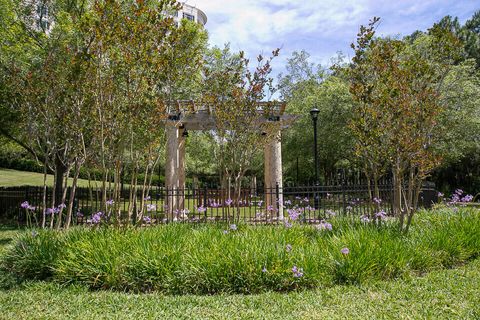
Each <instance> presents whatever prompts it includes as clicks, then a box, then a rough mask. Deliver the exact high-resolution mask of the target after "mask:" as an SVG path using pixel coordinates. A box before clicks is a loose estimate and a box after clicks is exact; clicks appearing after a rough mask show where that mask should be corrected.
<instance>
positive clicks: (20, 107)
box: [0, 0, 206, 228]
mask: <svg viewBox="0 0 480 320" xmlns="http://www.w3.org/2000/svg"><path fill="white" fill-rule="evenodd" d="M3 3H4V4H5V8H6V9H8V10H5V11H6V12H3V11H2V15H1V17H0V18H1V21H0V22H1V23H2V25H4V26H5V28H3V29H2V31H1V33H2V38H1V46H2V51H1V54H0V62H1V66H0V67H1V69H0V70H1V77H0V81H1V82H2V83H1V84H2V86H1V88H2V90H1V91H0V98H1V103H0V105H1V108H2V134H3V135H4V136H6V137H8V138H9V139H11V140H14V141H16V142H17V143H18V144H20V145H22V146H23V147H24V148H25V149H27V150H28V151H29V152H31V153H32V154H33V155H35V156H36V157H37V158H38V159H39V160H40V161H41V162H42V163H43V164H44V168H45V174H46V173H47V167H48V168H50V169H52V170H53V171H54V172H55V180H56V182H55V184H54V190H55V191H54V192H55V194H56V196H55V197H53V199H54V200H53V202H52V203H51V204H47V203H46V200H44V203H43V210H44V215H43V221H42V225H45V223H46V221H45V220H46V219H45V214H46V213H50V212H57V211H60V213H57V214H56V215H55V217H57V218H56V219H57V220H56V222H55V225H56V227H57V228H60V227H61V226H62V223H64V222H65V223H66V226H67V227H68V225H69V224H70V221H71V217H72V204H73V194H74V190H75V185H76V180H77V178H78V175H79V172H80V169H81V167H82V165H83V164H84V163H87V164H88V167H89V168H90V169H91V168H94V169H99V170H100V172H101V174H102V179H101V180H102V181H101V184H102V211H103V212H106V210H105V209H107V208H106V203H107V200H110V199H112V200H113V201H109V204H112V205H114V206H112V205H111V206H110V207H109V208H108V212H109V214H110V215H109V217H108V219H111V220H115V221H117V222H119V218H120V208H119V206H118V202H119V201H118V200H119V192H120V189H119V182H120V176H121V174H122V170H124V168H129V170H130V171H131V173H132V174H131V177H132V179H131V181H130V183H131V184H132V191H131V194H130V199H129V200H130V201H129V203H130V206H129V210H128V217H129V218H130V219H129V221H132V220H133V217H134V216H135V218H136V219H137V221H139V220H141V218H142V212H143V210H144V208H143V207H144V198H145V197H146V195H147V194H148V191H149V185H150V182H151V176H152V173H153V170H154V166H155V164H156V162H157V161H158V156H159V149H160V148H161V147H162V139H161V137H162V136H163V132H162V129H160V128H161V126H160V122H161V120H163V119H164V118H165V116H166V114H165V111H166V107H165V106H166V104H165V103H164V101H165V100H166V99H167V98H168V97H170V96H171V95H170V93H171V92H172V91H173V90H172V89H171V88H173V87H174V86H175V83H180V82H182V81H183V82H184V83H185V82H188V83H190V84H191V86H194V85H193V84H194V83H195V82H197V83H198V82H199V81H200V80H201V78H200V77H199V76H198V75H199V74H200V66H201V62H202V59H203V49H204V47H205V43H206V33H205V32H204V31H203V29H201V27H200V26H198V25H196V24H194V23H190V22H186V21H183V22H182V23H181V24H180V25H179V26H177V25H176V23H175V22H174V21H173V18H172V15H171V14H170V13H173V12H174V11H176V10H178V9H179V5H178V4H177V3H176V2H175V1H166V0H165V1H137V2H132V1H114V0H107V1H92V2H89V1H87V2H85V1H80V2H75V1H67V2H64V1H55V0H52V1H47V0H43V2H39V3H31V2H23V1H17V0H11V1H10V0H2V4H3ZM42 8H47V9H45V10H42ZM37 9H38V12H40V14H43V13H44V12H45V13H48V15H47V17H48V19H47V20H45V22H48V24H47V23H43V24H42V23H40V24H37V23H36V21H37V20H38V17H35V16H36V14H37V13H36V12H37ZM36 19H37V20H36ZM195 72H196V73H195ZM167 74H168V75H169V76H168V77H169V79H167V78H168V77H167V76H166V75H167ZM197 86H198V85H197ZM3 115H5V117H3ZM140 170H143V173H144V175H143V177H144V178H143V180H142V181H137V177H138V173H139V172H140ZM71 171H72V172H71ZM71 173H73V177H74V181H73V190H72V191H73V192H72V193H71V194H70V199H69V200H70V201H68V204H69V206H68V209H67V211H68V212H67V218H66V219H63V218H62V211H63V209H64V207H65V206H64V205H63V204H64V203H66V202H67V201H66V200H67V199H66V196H67V193H66V190H67V188H66V186H67V181H68V177H69V175H70V174H71ZM137 185H140V188H141V191H140V193H141V198H140V199H139V200H140V205H137V199H136V197H137ZM45 186H46V185H45ZM44 190H46V187H45V188H44ZM44 199H46V196H45V194H44ZM48 206H50V207H51V209H50V210H47V207H48ZM51 217H52V219H50V225H51V226H53V225H54V219H53V217H54V216H53V215H51Z"/></svg>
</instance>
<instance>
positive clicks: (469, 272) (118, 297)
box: [0, 260, 480, 319]
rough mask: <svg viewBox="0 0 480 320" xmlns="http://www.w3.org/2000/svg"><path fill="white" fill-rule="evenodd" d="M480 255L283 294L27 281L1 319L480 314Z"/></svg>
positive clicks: (11, 293)
mask: <svg viewBox="0 0 480 320" xmlns="http://www.w3.org/2000/svg"><path fill="white" fill-rule="evenodd" d="M479 283H480V260H476V261H473V262H471V263H469V264H468V265H466V266H464V267H460V268H457V269H453V270H441V271H436V272H432V273H430V274H428V275H426V276H425V277H420V278H411V279H408V280H402V281H391V282H379V283H377V284H374V285H369V286H366V287H356V286H336V287H333V288H329V289H325V290H317V291H305V292H294V293H289V294H281V293H265V294H259V295H251V296H248V295H221V296H164V295H160V294H126V293H118V292H108V291H99V292H90V291H88V290H87V289H85V288H82V287H73V286H70V287H62V286H59V285H56V284H53V283H29V284H26V285H24V286H23V287H21V288H16V289H12V290H8V291H1V290H0V318H2V319H478V318H479V317H480V286H479V285H478V284H479Z"/></svg>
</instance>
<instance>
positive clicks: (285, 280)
mask: <svg viewBox="0 0 480 320" xmlns="http://www.w3.org/2000/svg"><path fill="white" fill-rule="evenodd" d="M479 218H480V213H479V211H478V210H473V209H470V210H468V209H463V210H459V211H458V212H454V211H452V210H451V209H444V210H440V211H436V212H421V213H419V214H418V215H417V216H416V220H415V223H414V225H413V226H412V229H411V231H410V233H409V234H407V235H405V234H401V233H399V232H398V231H397V229H396V223H394V221H386V222H383V223H382V224H381V225H377V224H374V223H370V224H365V223H362V222H361V221H360V220H359V219H358V218H333V219H332V220H331V221H330V222H331V223H332V225H333V230H331V231H329V230H325V229H321V230H319V228H317V227H315V226H305V225H303V226H302V225H296V226H293V227H292V228H285V227H284V226H252V225H239V226H228V225H217V224H202V225H188V224H170V225H164V226H158V227H150V228H137V229H134V228H129V229H115V228H99V229H88V228H76V229H72V230H69V231H64V232H55V231H49V230H45V231H38V233H37V231H34V232H33V233H32V234H29V233H26V234H23V235H22V236H20V237H19V238H18V239H17V240H16V242H15V244H14V245H13V246H11V247H10V248H9V250H7V251H6V253H5V254H4V256H3V257H2V262H1V265H2V268H3V269H4V270H6V271H7V272H8V273H10V274H14V275H15V276H16V277H18V278H19V279H21V280H25V279H37V280H52V281H58V282H61V283H78V284H84V285H87V286H89V287H90V288H92V289H114V290H121V291H135V292H147V291H152V290H156V291H161V292H165V293H168V294H214V293H257V292H262V291H290V290H296V289H303V288H313V287H322V286H331V285H334V284H345V283H353V284H361V283H364V282H368V281H373V280H380V279H392V278H398V277H403V276H406V275H409V274H412V273H423V272H427V271H429V270H432V269H438V268H443V267H451V266H453V265H455V264H458V263H461V262H463V261H466V260H468V259H471V258H473V257H476V256H478V254H479V252H480V219H479ZM235 227H237V228H236V230H234V229H235ZM345 248H347V249H348V251H349V253H346V252H347V250H345ZM342 249H343V250H342Z"/></svg>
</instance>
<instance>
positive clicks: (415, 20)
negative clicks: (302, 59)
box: [187, 0, 480, 74]
mask: <svg viewBox="0 0 480 320" xmlns="http://www.w3.org/2000/svg"><path fill="white" fill-rule="evenodd" d="M187 3H188V4H189V5H193V6H197V7H198V8H199V9H201V10H203V11H204V12H205V13H206V15H207V17H208V23H207V25H206V28H207V30H208V32H209V36H210V43H211V44H212V45H217V46H221V47H222V46H223V44H224V43H226V42H230V44H231V48H232V49H233V50H236V51H238V50H243V51H245V52H246V53H247V56H248V57H250V58H254V57H255V56H256V55H258V54H259V53H265V54H268V53H269V52H271V51H272V50H273V49H275V48H281V51H280V57H279V58H278V59H277V61H276V62H275V64H274V74H277V73H279V72H282V71H284V70H283V68H284V65H285V60H286V59H287V58H288V57H290V56H291V53H292V52H293V51H299V50H302V49H305V50H306V51H307V52H309V53H310V55H311V62H314V63H317V64H318V63H321V64H322V65H329V61H330V58H331V57H333V56H335V55H336V52H337V51H342V52H343V53H344V54H345V55H346V56H347V57H351V56H352V50H351V49H350V43H352V41H354V40H355V36H356V34H357V32H358V28H359V26H360V25H361V24H364V25H365V24H367V23H368V21H369V19H371V18H372V17H373V16H378V17H381V24H380V26H379V28H378V29H377V32H378V34H380V35H391V36H395V35H400V36H403V35H407V34H410V33H412V32H413V31H415V30H425V29H427V28H429V27H430V26H432V24H433V23H434V22H436V21H438V20H440V19H441V18H442V17H444V16H445V15H451V16H457V17H458V18H459V19H460V22H461V23H464V22H465V21H466V20H467V19H468V18H470V17H471V16H472V15H473V13H474V12H475V11H476V10H478V9H480V1H479V0H477V1H473V0H456V1H452V0H437V1H433V0H415V1H414V0H396V1H379V0H357V1H355V0H338V1H336V0H310V1H309V0H299V1H291V0H276V1H273V0H189V1H187Z"/></svg>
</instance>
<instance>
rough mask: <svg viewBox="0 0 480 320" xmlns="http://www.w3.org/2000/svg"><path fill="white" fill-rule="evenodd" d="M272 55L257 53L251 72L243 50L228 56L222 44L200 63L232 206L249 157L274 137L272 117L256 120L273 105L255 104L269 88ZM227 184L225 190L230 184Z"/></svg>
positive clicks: (217, 152)
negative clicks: (260, 106) (265, 55)
mask: <svg viewBox="0 0 480 320" xmlns="http://www.w3.org/2000/svg"><path fill="white" fill-rule="evenodd" d="M277 55H278V50H275V51H273V52H272V55H271V57H268V58H265V57H263V56H262V55H260V56H258V58H257V65H256V67H255V68H254V70H253V71H251V70H250V69H249V60H248V59H246V58H245V57H244V54H243V52H240V53H239V54H238V55H234V54H232V53H231V52H230V50H229V48H228V46H226V47H225V48H224V49H223V50H220V49H216V50H215V51H214V52H213V54H212V55H211V57H210V59H209V61H207V63H206V66H205V71H204V75H205V91H204V94H203V103H204V104H205V105H208V106H210V108H211V112H212V114H213V117H214V120H215V124H216V129H215V130H214V131H212V133H211V134H212V139H213V140H214V141H215V144H216V150H215V156H216V159H217V161H218V163H219V167H220V170H221V173H222V177H223V179H224V181H231V182H233V191H234V196H233V197H232V198H233V199H232V200H233V202H234V204H238V201H239V199H240V189H241V184H242V178H243V177H244V176H245V173H246V172H247V170H248V169H249V168H250V166H251V164H252V161H253V160H254V158H255V155H256V154H257V153H258V152H259V151H261V150H263V149H264V147H265V145H266V144H267V143H269V142H270V141H271V140H272V139H278V138H279V137H278V136H277V133H278V131H279V130H280V123H279V122H278V121H261V120H262V119H268V118H269V117H271V116H273V115H274V110H273V108H272V107H271V106H269V105H267V106H264V107H262V108H259V106H258V102H259V101H262V100H264V99H265V98H266V96H267V94H268V92H273V85H272V78H270V77H269V75H270V73H271V61H272V59H273V58H274V57H276V56H277ZM227 188H228V190H229V192H230V188H231V186H230V184H229V185H228V186H227ZM238 214H239V211H238Z"/></svg>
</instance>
